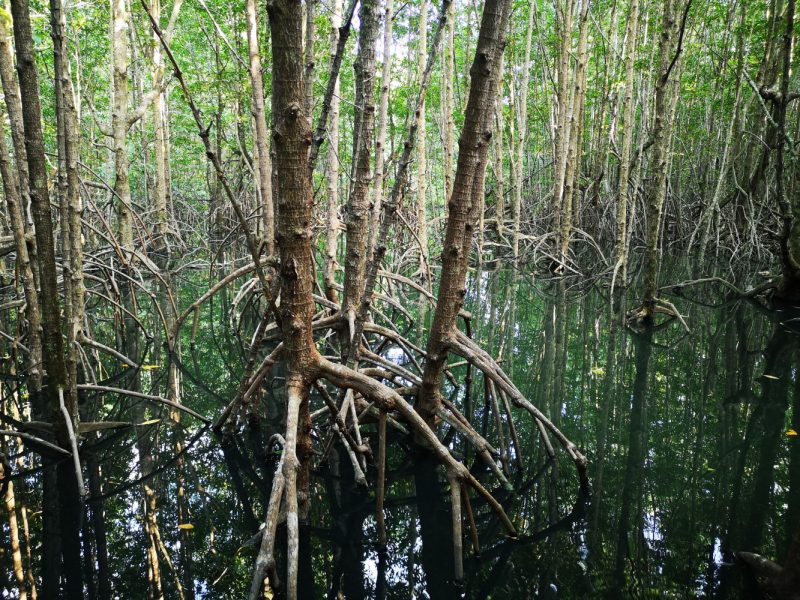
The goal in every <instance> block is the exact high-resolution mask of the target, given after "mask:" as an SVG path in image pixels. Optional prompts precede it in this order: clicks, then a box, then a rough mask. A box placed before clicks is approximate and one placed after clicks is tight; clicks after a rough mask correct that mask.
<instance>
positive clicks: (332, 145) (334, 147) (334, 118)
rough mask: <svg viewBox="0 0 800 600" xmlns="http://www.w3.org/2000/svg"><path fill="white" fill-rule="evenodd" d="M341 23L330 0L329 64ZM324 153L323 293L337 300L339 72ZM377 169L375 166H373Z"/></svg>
mask: <svg viewBox="0 0 800 600" xmlns="http://www.w3.org/2000/svg"><path fill="white" fill-rule="evenodd" d="M341 25H342V0H333V9H332V10H331V63H333V62H334V61H335V60H336V48H337V47H338V43H339V28H340V27H341ZM328 122H329V124H328V155H327V157H326V160H325V191H326V196H327V197H328V228H327V232H326V237H325V250H326V255H325V271H324V275H323V277H324V280H325V295H326V296H327V298H328V300H330V301H331V302H336V303H338V302H339V293H338V292H337V291H336V288H335V284H336V265H337V256H338V254H339V224H340V221H339V74H338V73H337V74H336V80H335V81H334V84H333V96H332V97H331V101H330V112H329V116H328ZM376 169H377V165H376Z"/></svg>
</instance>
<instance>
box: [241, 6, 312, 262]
mask: <svg viewBox="0 0 800 600" xmlns="http://www.w3.org/2000/svg"><path fill="white" fill-rule="evenodd" d="M245 15H246V17H247V47H248V56H249V58H250V86H251V90H252V101H253V120H254V121H255V125H256V126H255V143H256V150H257V154H258V170H257V173H258V177H259V181H258V185H259V190H260V192H261V207H262V208H261V210H262V219H263V221H264V244H265V246H266V248H265V250H266V253H267V256H272V254H273V252H274V251H275V209H274V205H273V202H272V163H271V160H270V156H269V130H268V129H267V118H266V110H265V108H264V83H263V79H262V76H261V54H260V50H259V47H258V9H257V4H256V1H255V0H247V3H246V5H245ZM312 73H313V69H312Z"/></svg>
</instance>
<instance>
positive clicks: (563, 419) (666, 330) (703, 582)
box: [87, 269, 800, 600]
mask: <svg viewBox="0 0 800 600" xmlns="http://www.w3.org/2000/svg"><path fill="white" fill-rule="evenodd" d="M686 296H687V297H686V298H674V297H673V298H672V300H673V301H674V302H676V304H678V305H679V306H680V308H681V309H682V311H683V312H684V313H685V314H686V319H687V322H688V324H689V326H690V327H691V334H688V335H687V334H686V333H685V331H684V330H683V328H682V327H681V326H680V325H679V324H678V323H674V322H673V323H668V324H665V325H664V326H662V327H655V328H651V329H644V330H634V329H631V327H630V326H628V325H627V324H626V323H625V320H624V315H625V309H626V303H628V302H633V298H632V297H631V298H630V299H626V298H625V297H623V296H620V295H619V294H617V295H616V296H615V298H614V302H613V303H612V302H611V301H610V298H609V295H608V290H607V289H598V288H594V287H587V286H584V287H577V286H572V285H571V284H570V282H569V281H567V280H556V281H553V282H550V283H541V282H536V283H535V284H534V282H532V281H529V280H527V279H525V278H524V277H516V278H514V277H512V275H511V274H510V273H507V272H505V271H503V270H500V269H495V270H490V271H484V272H482V273H481V274H480V276H479V277H476V278H475V279H474V280H473V282H472V283H471V284H470V286H469V292H468V297H467V303H466V308H467V309H468V310H469V311H470V312H472V314H473V322H472V334H473V338H474V339H475V340H476V341H477V342H479V343H480V345H481V346H482V347H483V348H484V349H485V350H486V351H487V352H489V353H490V354H492V355H493V356H494V357H495V358H496V359H498V360H501V361H503V365H504V368H506V369H507V372H508V373H510V374H512V376H513V379H514V382H515V384H516V385H517V387H518V388H519V389H520V390H521V391H522V392H523V393H524V394H525V395H526V396H527V397H528V398H530V399H531V400H532V401H533V402H534V403H535V404H536V405H537V406H538V407H539V408H540V409H541V410H542V411H543V412H544V413H545V414H547V415H548V417H549V418H550V419H551V420H552V421H553V422H554V423H555V424H556V425H557V426H559V427H560V428H561V429H562V430H563V431H564V433H565V434H566V435H567V437H569V438H570V439H573V440H576V441H579V443H580V446H581V448H580V450H581V451H582V452H583V453H584V454H585V455H587V456H588V457H589V459H590V477H591V480H592V490H591V495H588V494H585V493H583V492H582V491H581V490H580V489H579V487H578V485H577V476H576V472H575V469H574V466H573V465H572V464H571V463H569V462H568V461H563V462H554V461H552V460H551V458H550V454H549V451H548V448H547V447H546V446H545V445H543V443H542V437H541V436H540V434H539V432H538V430H537V428H536V426H535V424H534V423H532V422H531V420H530V419H529V418H528V416H527V414H525V413H523V411H521V410H519V409H517V408H516V407H513V406H511V407H510V411H509V414H510V415H511V417H512V418H508V417H507V416H506V415H505V414H504V411H502V410H497V409H495V408H494V407H495V406H496V405H497V404H498V403H503V402H504V400H505V399H504V398H503V397H502V394H498V392H497V391H496V390H494V389H493V387H492V386H490V385H489V384H488V383H487V382H484V380H483V378H482V376H481V375H480V374H476V373H474V372H473V373H472V374H471V379H472V383H471V385H470V386H467V387H468V390H469V391H468V392H467V391H466V390H465V389H464V388H458V389H456V388H453V387H450V388H448V389H447V390H446V392H447V393H448V395H449V396H450V398H451V399H452V401H453V402H454V403H455V404H456V405H457V406H458V407H459V408H461V409H462V412H463V413H464V414H465V415H471V416H472V425H473V427H474V428H475V429H476V430H477V431H479V432H480V433H481V434H482V435H483V436H484V437H485V438H486V439H487V440H488V441H489V442H490V443H491V444H492V445H493V446H495V447H497V448H498V449H500V450H501V453H502V457H503V460H502V461H501V462H502V465H501V468H502V469H503V471H504V472H505V473H507V474H508V476H509V477H510V480H511V483H512V484H513V485H514V491H513V492H507V491H504V490H502V489H498V488H497V483H496V482H497V479H496V478H495V477H494V475H492V474H491V473H490V471H489V469H488V468H487V466H486V464H485V463H484V462H483V461H482V460H481V458H480V457H476V456H475V452H474V450H473V449H472V448H471V447H470V446H469V445H468V444H466V443H465V441H464V440H463V439H462V438H461V437H460V436H459V435H458V434H457V433H456V432H455V431H451V430H450V428H449V426H447V425H446V424H442V425H441V426H440V430H439V433H440V435H441V437H442V439H445V440H446V441H448V442H449V443H450V445H451V447H452V448H453V450H454V452H455V453H457V454H460V455H461V457H463V458H464V459H465V461H466V463H467V464H468V465H469V466H470V468H471V470H472V472H473V474H474V475H475V477H476V478H477V479H478V480H479V481H481V482H482V483H483V484H484V485H485V486H487V487H490V488H492V489H491V491H492V493H493V494H494V496H495V497H496V498H497V499H498V500H499V501H500V502H501V503H502V505H503V508H504V509H505V511H506V513H507V514H508V515H509V516H510V518H511V519H512V521H513V523H514V526H515V528H516V529H517V531H518V533H519V537H518V538H516V539H511V538H508V537H507V536H506V535H505V533H504V530H503V528H502V526H501V525H500V523H499V521H498V520H497V518H496V517H495V516H494V513H492V512H491V511H490V510H489V509H488V507H486V505H485V504H483V503H482V502H481V501H480V500H479V499H478V498H475V497H470V498H469V507H470V508H471V511H472V513H473V519H470V518H469V514H468V513H469V511H467V510H466V507H465V510H464V511H463V512H464V514H463V524H462V533H463V547H464V560H465V562H464V567H465V577H464V580H463V581H456V580H455V577H454V572H455V561H454V556H453V537H452V536H453V534H452V531H453V528H452V515H451V502H450V488H449V486H448V484H447V481H446V479H445V478H444V476H443V473H442V472H441V469H440V467H439V464H438V462H437V461H435V460H432V459H431V458H430V457H429V456H426V455H425V454H422V453H420V451H419V449H418V448H416V447H415V445H414V443H413V440H412V439H411V438H410V437H409V436H408V435H405V434H404V433H403V432H402V431H399V430H398V429H393V428H392V427H390V428H389V430H388V447H387V484H386V490H387V491H386V501H385V509H386V526H387V533H388V547H387V549H386V550H385V551H384V550H383V549H381V548H378V547H377V545H376V541H377V538H378V536H377V527H376V523H375V519H374V514H375V493H374V481H375V477H376V474H377V473H376V470H375V468H374V467H373V465H370V464H367V465H366V476H367V480H368V481H369V482H370V487H369V489H368V488H366V487H363V486H358V485H356V484H355V483H354V481H355V474H354V470H353V463H352V461H351V459H350V457H349V456H348V454H347V452H346V450H345V448H344V447H342V446H341V445H339V444H334V445H333V446H332V447H331V449H330V453H329V455H328V458H327V460H326V461H319V462H318V464H316V466H315V468H314V469H313V470H312V483H311V490H310V493H311V494H312V495H313V497H314V498H313V500H314V501H313V502H312V503H311V506H312V509H311V511H312V512H311V515H310V520H309V522H307V523H303V524H302V532H301V553H302V558H301V564H300V569H301V575H300V581H299V585H300V597H301V598H328V599H331V600H333V599H338V598H345V599H346V600H362V599H367V598H378V599H412V598H431V599H432V600H451V599H455V598H462V597H463V598H469V599H489V598H492V599H503V598H508V599H512V598H513V599H518V598H532V597H542V598H569V599H571V598H656V597H658V598H660V597H674V598H695V597H707V598H715V599H719V600H735V599H746V598H766V597H768V596H767V595H766V593H765V592H764V589H765V588H764V585H763V583H764V581H763V579H762V580H759V579H758V578H757V577H756V575H755V574H754V569H753V568H752V567H746V566H744V564H743V563H742V561H741V560H739V559H738V558H737V557H736V556H735V554H734V553H739V552H742V551H745V552H750V553H756V554H759V555H762V556H765V557H768V558H770V559H771V560H773V561H775V562H776V563H777V564H779V565H781V564H783V563H784V561H785V560H786V559H787V556H789V555H790V554H791V552H790V550H791V548H792V543H793V538H792V536H793V534H794V533H795V532H796V531H797V530H798V523H800V436H793V435H787V433H791V432H792V431H793V430H794V431H798V432H800V411H798V410H792V408H793V406H794V404H795V402H796V398H797V397H798V395H799V392H800V377H798V376H797V375H798V366H799V365H798V359H800V337H798V335H799V333H798V332H800V310H798V309H796V308H794V307H788V306H768V305H767V304H766V303H765V302H763V301H745V300H740V301H727V300H726V299H725V298H723V297H717V296H713V294H712V291H711V290H710V289H706V290H699V289H695V290H686ZM689 296H692V297H691V298H689ZM709 304H715V306H709ZM198 348H199V350H198V353H202V348H201V345H198ZM192 352H193V353H194V349H193V350H192ZM392 359H393V360H396V361H398V362H402V361H403V360H404V355H402V354H397V355H396V356H394V355H393V356H392ZM193 360H194V363H195V365H198V364H202V365H203V368H204V369H205V368H208V367H207V364H210V363H206V362H204V360H205V359H204V358H203V356H202V354H201V355H200V356H199V357H194V356H193ZM452 362H457V361H456V360H455V359H453V361H452ZM223 367H224V368H227V366H224V365H223ZM453 370H454V374H455V379H456V380H457V381H464V380H465V379H466V373H465V370H466V366H455V367H454V368H453ZM235 380H236V379H235V378H233V381H235ZM281 385H282V373H281V372H280V370H276V371H275V372H273V373H272V374H271V375H270V378H269V379H268V381H267V382H266V384H265V386H266V387H265V391H264V394H263V400H262V406H263V408H262V414H263V416H262V418H261V419H260V420H258V419H251V420H250V422H249V424H248V426H247V427H246V428H245V430H244V431H243V433H242V434H241V435H239V436H234V437H233V438H231V439H223V438H219V439H216V438H214V437H213V436H212V435H211V434H209V433H206V432H191V433H192V434H191V435H188V434H187V436H186V440H187V441H186V448H185V450H184V453H183V455H182V456H181V459H182V460H184V461H185V463H184V464H185V468H184V467H182V468H181V477H183V478H184V479H185V487H186V490H187V491H186V493H187V495H188V497H189V500H188V505H187V506H188V508H187V510H189V512H190V514H191V518H192V519H193V523H194V529H193V530H192V534H191V535H192V546H191V547H189V548H188V550H186V551H188V552H190V553H192V554H193V556H194V579H195V589H196V592H197V593H196V597H198V598H241V597H244V596H245V594H246V591H245V590H246V588H247V586H248V584H249V574H250V568H251V566H252V562H253V558H254V556H255V552H256V549H257V547H258V544H257V541H258V540H257V538H254V537H253V536H255V535H256V534H257V532H258V528H259V526H260V523H261V522H262V520H263V513H264V510H265V506H266V504H267V502H268V497H269V492H270V488H271V478H272V473H273V472H274V469H275V465H276V463H277V459H278V456H277V455H276V454H275V451H276V448H277V447H272V444H271V436H272V435H273V434H274V433H277V432H280V431H281V430H282V424H281V420H282V415H283V403H284V399H283V394H282V391H281ZM187 387H190V386H187ZM189 393H200V392H198V391H195V392H189ZM217 393H219V394H220V395H221V396H223V397H224V396H225V394H226V393H227V392H226V391H225V390H222V389H219V390H217ZM313 404H314V407H319V406H321V405H322V402H321V400H320V399H319V398H316V397H315V398H314V399H313ZM498 415H500V416H499V417H498ZM501 432H502V435H500V433H501ZM320 435H321V434H320ZM362 435H363V436H364V438H365V440H366V439H367V438H368V443H369V444H371V445H372V447H373V454H374V455H377V441H378V435H377V425H376V424H375V423H370V422H369V421H367V422H366V425H365V427H364V429H363V431H362ZM324 441H325V440H324V439H319V443H320V445H321V446H322V445H324ZM104 453H105V454H104ZM108 453H117V454H119V455H120V456H121V457H122V459H121V460H122V463H121V465H117V466H116V467H115V466H114V464H113V463H112V464H110V465H109V464H108V463H103V471H104V475H105V476H107V477H108V481H106V482H105V483H104V489H103V495H102V496H101V495H100V494H99V493H98V494H96V496H99V497H101V498H102V499H103V502H104V505H103V507H102V510H105V519H106V522H105V530H103V528H102V527H99V526H97V524H94V525H93V527H94V529H95V530H97V531H98V532H100V531H102V535H103V536H106V535H107V537H108V540H107V542H106V540H105V538H104V539H103V540H102V543H103V544H106V543H107V544H108V549H109V550H108V554H109V566H108V567H107V568H106V571H107V572H108V573H110V579H111V581H112V588H113V590H114V595H115V596H118V597H120V598H126V599H138V598H146V597H148V590H147V589H146V586H142V585H141V583H140V582H141V575H142V573H144V572H145V571H143V569H145V568H146V564H147V563H146V561H147V559H146V556H145V555H146V549H147V547H148V544H147V543H146V540H144V539H143V537H144V536H143V534H142V528H141V527H137V526H136V524H137V523H138V522H139V519H141V515H139V514H138V512H137V511H140V510H141V507H140V506H139V505H137V504H136V502H137V501H138V500H139V498H140V497H141V496H140V495H139V492H138V489H137V487H136V485H137V483H133V481H134V479H135V478H132V479H131V480H130V481H128V482H126V481H116V482H114V481H111V479H112V478H113V477H117V475H116V473H117V472H118V471H114V468H120V467H121V466H123V467H124V466H125V465H124V457H125V456H127V455H125V454H124V453H123V452H121V451H120V450H119V449H118V448H117V447H116V446H113V445H111V446H109V447H108V448H107V447H105V446H103V447H101V446H100V445H98V447H97V448H96V449H95V451H94V452H93V453H91V456H92V457H96V458H97V459H98V460H100V461H104V460H107V455H108ZM176 460H177V459H176V458H175V457H172V456H166V455H165V456H162V457H161V458H160V459H159V460H158V461H157V463H158V465H159V466H158V468H155V469H154V475H153V476H152V478H151V480H150V481H152V485H153V487H154V489H155V490H156V492H157V496H158V498H159V499H162V500H159V501H160V502H164V505H162V506H159V507H158V510H159V511H160V514H159V522H160V523H163V525H162V535H163V538H164V539H163V541H164V545H165V548H166V549H169V550H171V551H173V552H174V553H175V554H176V555H177V554H178V552H179V549H180V550H181V551H182V550H183V548H184V545H183V543H182V542H183V540H184V539H185V537H186V534H185V533H184V534H183V535H181V532H179V531H177V530H176V529H175V527H174V526H172V525H171V524H170V522H169V519H170V515H172V512H174V508H173V507H171V506H169V505H168V502H167V501H165V500H163V499H165V498H169V497H170V495H174V491H173V487H174V486H176V485H177V484H176V479H175V466H174V465H175V464H176ZM92 464H95V463H92ZM92 468H95V469H96V468H97V467H96V465H95V467H92ZM98 472H99V471H98ZM109 481H110V483H109ZM182 481H183V480H182ZM181 485H184V484H183V483H182V484H181ZM93 493H94V492H93ZM464 504H465V505H466V502H464ZM90 508H91V509H92V519H94V520H96V519H97V515H98V514H100V508H99V506H98V507H95V506H92V507H90ZM96 509H97V510H96ZM281 530H283V536H284V538H283V548H285V529H283V526H281V529H279V532H280V531H281ZM87 531H89V529H88V526H87ZM279 535H280V533H279ZM91 536H94V537H91ZM87 537H88V538H89V541H88V542H87V543H91V544H95V546H93V547H95V548H97V547H98V546H97V544H98V543H99V541H100V540H99V539H97V536H96V535H95V534H94V533H92V532H91V531H89V536H87ZM475 538H477V540H475ZM795 544H796V546H795V548H796V550H795V551H796V552H797V555H798V556H797V557H796V560H797V561H798V563H800V533H798V539H797V540H796V541H795ZM165 551H166V550H165ZM101 554H102V553H101ZM277 560H278V563H279V568H278V575H279V576H280V575H282V574H283V573H284V570H283V568H281V566H280V565H281V564H282V561H283V560H284V555H283V550H282V549H281V543H280V540H279V544H278V550H277ZM798 571H800V569H798ZM162 577H163V585H164V594H165V597H177V595H175V594H174V592H175V590H176V589H177V588H176V584H175V583H174V582H173V581H171V580H170V577H169V574H165V575H163V576H162ZM781 577H782V578H783V579H780V578H779V579H780V582H782V583H781V585H782V586H783V587H782V588H780V585H779V586H778V587H779V588H780V589H778V592H780V593H784V596H783V597H786V598H788V597H792V596H791V593H796V590H798V589H800V584H798V585H796V586H795V587H794V588H792V587H791V586H792V585H794V583H791V581H795V582H796V581H797V580H791V578H790V577H789V574H788V571H787V572H784V573H783V574H782V575H781ZM174 579H175V580H176V581H177V577H176V578H174ZM784 579H785V581H784ZM787 582H789V583H787ZM184 587H188V586H186V585H185V586H184ZM270 589H271V590H272V591H273V592H274V593H275V594H276V597H280V581H271V582H270ZM781 589H782V590H784V591H783V592H781ZM785 590H793V591H792V592H786V591H785ZM773 597H780V596H778V595H777V594H776V593H775V589H773Z"/></svg>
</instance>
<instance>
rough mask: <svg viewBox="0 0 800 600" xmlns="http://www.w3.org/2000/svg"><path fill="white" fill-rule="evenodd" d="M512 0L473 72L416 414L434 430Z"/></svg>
mask: <svg viewBox="0 0 800 600" xmlns="http://www.w3.org/2000/svg"><path fill="white" fill-rule="evenodd" d="M508 14H509V2H508V0H489V1H487V2H486V4H485V5H484V8H483V16H482V20H481V35H480V37H479V40H478V47H477V48H476V49H475V60H474V62H473V66H472V69H470V74H471V79H472V84H471V86H470V95H469V100H468V101H467V107H466V111H465V114H466V116H465V119H464V127H463V130H462V133H461V138H460V139H459V148H460V151H459V155H458V165H457V167H456V176H455V180H454V183H453V195H452V196H451V198H450V199H449V201H448V202H449V205H450V214H449V217H448V219H447V227H446V230H445V240H444V245H443V248H442V277H441V280H440V283H439V295H438V300H437V303H436V313H435V314H434V317H433V325H432V326H431V331H430V335H429V337H428V344H427V354H428V361H427V362H426V364H425V370H424V372H423V376H422V386H421V388H420V395H419V398H418V399H417V403H416V404H415V408H416V410H417V412H418V413H419V414H420V416H421V417H422V418H423V420H424V421H425V422H426V423H427V424H428V426H429V427H430V426H432V425H433V423H434V415H435V413H436V410H437V409H438V408H439V407H440V403H441V391H440V387H441V382H442V374H443V372H444V366H445V364H446V362H447V356H448V354H449V346H448V344H447V338H448V337H449V336H450V334H451V331H452V330H453V328H454V327H455V325H456V317H457V316H458V313H459V311H460V309H461V305H462V303H463V301H464V293H465V288H464V286H465V283H466V277H467V267H468V265H469V250H470V246H471V244H472V234H473V230H474V227H475V222H476V221H477V210H476V207H477V206H478V198H477V196H476V195H474V190H475V189H478V190H482V189H483V185H482V184H483V173H484V169H485V167H486V157H487V154H488V149H489V142H490V141H491V137H492V127H491V116H492V112H491V107H492V106H493V105H494V96H495V94H496V90H497V77H498V74H499V68H500V62H501V57H502V55H503V50H504V47H505V31H506V24H507V22H508Z"/></svg>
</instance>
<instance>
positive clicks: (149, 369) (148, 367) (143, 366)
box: [142, 365, 161, 371]
mask: <svg viewBox="0 0 800 600" xmlns="http://www.w3.org/2000/svg"><path fill="white" fill-rule="evenodd" d="M142 368H143V369H144V370H145V371H151V370H153V369H160V368H161V365H142Z"/></svg>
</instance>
